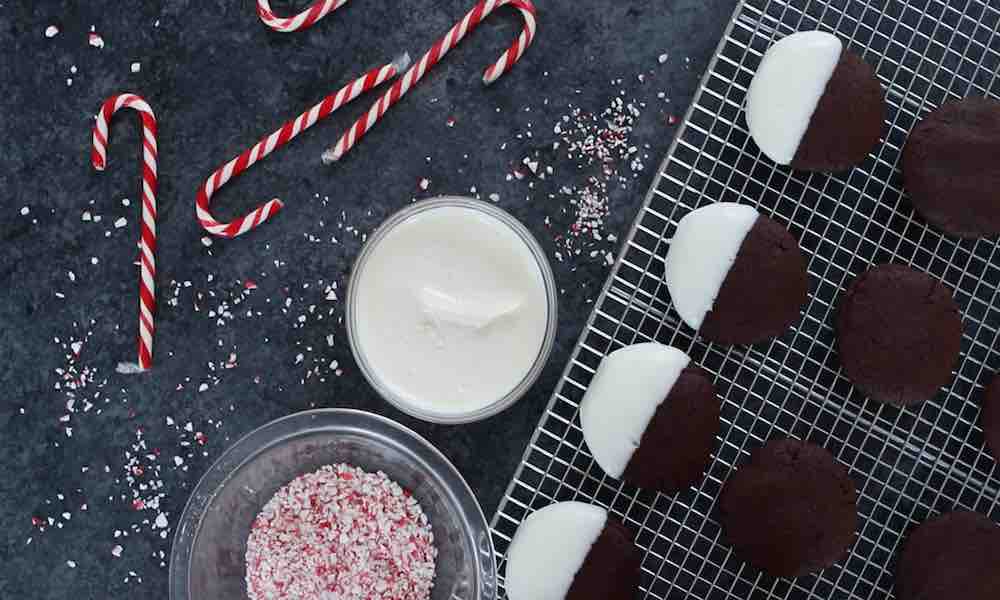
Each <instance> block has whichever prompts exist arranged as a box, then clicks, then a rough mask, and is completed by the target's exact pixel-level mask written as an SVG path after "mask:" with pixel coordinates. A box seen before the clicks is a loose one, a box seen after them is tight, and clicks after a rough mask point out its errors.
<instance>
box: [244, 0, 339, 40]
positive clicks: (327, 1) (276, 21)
mask: <svg viewBox="0 0 1000 600" xmlns="http://www.w3.org/2000/svg"><path fill="white" fill-rule="evenodd" d="M345 4H347V0H316V2H313V4H312V6H310V7H309V8H307V9H305V10H304V11H302V12H300V13H299V14H297V15H295V16H294V17H279V16H277V15H275V14H274V12H273V11H271V5H270V3H269V2H268V0H257V16H259V17H260V20H261V21H264V24H265V25H267V26H268V27H270V28H271V29H273V30H275V31H281V32H285V33H287V32H290V31H300V30H302V29H307V28H309V27H312V26H313V25H315V24H316V21H319V20H320V19H322V18H323V17H325V16H326V15H328V14H330V13H332V12H333V11H335V10H337V9H338V8H340V7H341V6H343V5H345Z"/></svg>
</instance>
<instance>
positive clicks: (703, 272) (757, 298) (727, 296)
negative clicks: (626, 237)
mask: <svg viewBox="0 0 1000 600" xmlns="http://www.w3.org/2000/svg"><path fill="white" fill-rule="evenodd" d="M664 279H665V281H666V283H667V288H668V289H669V290H670V297H671V299H672V300H673V304H674V308H676V310H677V312H678V313H679V314H680V316H681V319H683V320H684V322H685V323H687V324H688V325H689V326H690V327H691V328H693V329H697V330H698V332H699V333H700V334H701V336H702V337H704V338H705V339H707V340H710V341H713V342H718V343H722V344H753V343H755V342H759V341H762V340H766V339H768V338H772V337H777V336H779V335H781V334H782V333H783V332H784V331H785V330H786V329H788V327H789V326H790V325H791V324H792V323H794V322H795V321H797V320H798V318H799V311H800V310H801V309H802V305H803V304H805V302H806V299H807V297H808V288H809V279H808V276H807V275H806V261H805V258H804V257H803V256H802V251H801V250H800V249H799V245H798V243H797V242H796V241H795V238H793V237H792V234H790V233H789V232H788V230H787V229H785V228H784V227H782V226H781V225H779V224H778V223H776V222H774V221H773V220H771V219H770V218H768V217H766V216H764V215H761V214H760V213H758V212H757V211H756V210H755V209H754V208H752V207H750V206H745V205H742V204H734V203H731V202H716V203H715V204H710V205H708V206H704V207H702V208H699V209H697V210H694V211H692V212H691V213H689V214H687V215H685V216H684V218H682V219H681V220H680V222H678V224H677V231H676V232H675V233H674V237H673V239H672V240H671V242H670V249H669V250H668V251H667V259H666V267H665V270H664Z"/></svg>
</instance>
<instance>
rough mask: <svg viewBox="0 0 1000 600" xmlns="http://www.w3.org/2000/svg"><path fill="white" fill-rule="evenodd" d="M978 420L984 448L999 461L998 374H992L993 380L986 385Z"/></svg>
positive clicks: (999, 399) (999, 411) (999, 403)
mask: <svg viewBox="0 0 1000 600" xmlns="http://www.w3.org/2000/svg"><path fill="white" fill-rule="evenodd" d="M979 421H980V425H982V427H983V438H984V441H985V442H986V449H987V450H989V451H990V454H992V455H993V459H994V460H998V461H1000V375H994V376H993V381H991V382H990V384H989V385H988V386H986V392H985V393H983V406H982V410H981V411H980V415H979Z"/></svg>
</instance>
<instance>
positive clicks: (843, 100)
mask: <svg viewBox="0 0 1000 600" xmlns="http://www.w3.org/2000/svg"><path fill="white" fill-rule="evenodd" d="M746 118H747V125H748V127H749V129H750V135H751V136H752V137H753V139H754V141H755V142H757V145H758V146H759V147H760V149H761V150H762V151H763V152H764V154H766V155H767V156H768V158H770V159H771V160H773V161H775V162H776V163H778V164H782V165H790V166H792V167H793V168H796V169H803V170H806V171H827V172H831V171H843V170H846V169H849V168H851V167H853V166H854V165H857V164H859V163H861V162H862V161H864V159H865V157H866V156H867V155H868V153H869V152H870V151H871V149H872V148H873V147H875V145H876V144H877V143H878V141H879V137H880V136H881V135H882V128H883V123H884V122H885V98H884V95H883V93H882V86H881V84H879V81H878V78H877V77H876V76H875V70H874V69H873V68H872V67H871V65H869V64H868V63H866V62H865V61H864V60H862V59H861V58H860V57H859V56H857V55H856V54H854V53H852V52H851V51H849V50H847V49H845V48H844V46H843V44H842V43H841V41H840V40H839V39H838V38H837V37H836V36H835V35H832V34H829V33H825V32H822V31H803V32H799V33H794V34H792V35H789V36H788V37H785V38H783V39H781V40H779V41H778V42H777V43H775V44H774V45H773V46H771V47H770V48H769V49H768V50H767V52H766V53H764V58H763V59H762V60H761V63H760V66H759V67H758V68H757V72H756V73H755V74H754V77H753V80H752V81H751V82H750V88H749V90H747V106H746Z"/></svg>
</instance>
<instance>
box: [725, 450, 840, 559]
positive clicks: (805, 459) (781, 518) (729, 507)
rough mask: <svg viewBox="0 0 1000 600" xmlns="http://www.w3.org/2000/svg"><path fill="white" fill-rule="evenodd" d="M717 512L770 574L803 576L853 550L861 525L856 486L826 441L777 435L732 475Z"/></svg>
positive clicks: (740, 546)
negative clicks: (823, 445)
mask: <svg viewBox="0 0 1000 600" xmlns="http://www.w3.org/2000/svg"><path fill="white" fill-rule="evenodd" d="M719 517H720V520H721V522H722V528H723V534H724V536H725V539H726V540H727V541H728V542H729V544H731V545H732V546H733V549H734V552H735V553H736V555H737V556H739V557H740V558H741V559H743V560H745V561H747V562H748V563H750V564H751V565H753V566H755V567H757V568H758V569H760V570H762V571H764V572H766V573H769V574H771V575H774V576H778V577H798V576H800V575H805V574H807V573H813V572H815V571H819V570H821V569H825V568H827V567H829V566H831V565H833V564H834V563H836V562H837V561H839V560H840V559H842V558H844V556H846V555H847V552H848V550H849V549H850V547H851V545H852V544H853V543H854V537H855V531H856V530H857V526H858V515H857V488H856V487H855V485H854V481H853V480H852V479H851V477H850V475H849V474H848V472H847V469H846V468H844V466H843V465H841V464H840V463H838V462H837V461H836V460H835V459H834V458H833V456H832V455H831V454H830V453H829V452H827V451H826V450H824V449H823V448H821V447H819V446H816V445H813V444H810V443H808V442H801V441H798V440H793V439H782V440H774V441H771V442H768V443H767V444H766V445H765V446H764V447H763V448H759V449H757V450H755V451H754V452H753V453H752V454H751V455H750V460H749V462H747V463H746V464H745V465H743V466H742V467H740V469H739V470H738V471H736V473H734V474H733V475H732V476H731V477H730V478H729V480H728V481H727V482H726V484H725V487H724V488H723V490H722V495H721V498H720V499H719Z"/></svg>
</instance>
